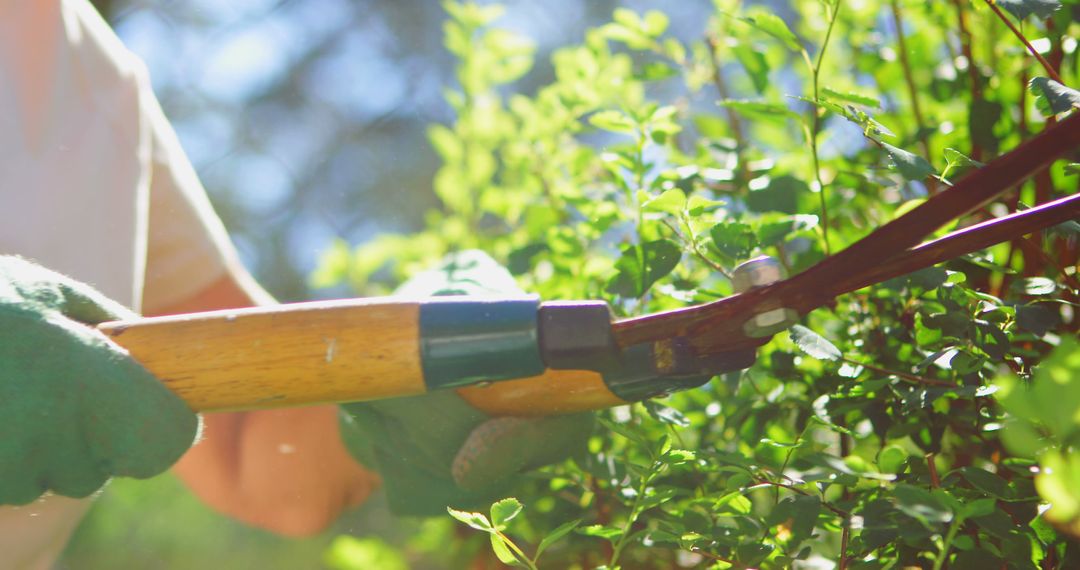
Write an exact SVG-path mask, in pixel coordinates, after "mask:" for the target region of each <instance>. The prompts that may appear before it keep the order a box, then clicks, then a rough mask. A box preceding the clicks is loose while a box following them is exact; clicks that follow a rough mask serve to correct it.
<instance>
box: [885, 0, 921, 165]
mask: <svg viewBox="0 0 1080 570" xmlns="http://www.w3.org/2000/svg"><path fill="white" fill-rule="evenodd" d="M889 4H890V6H891V8H892V17H893V25H895V26H896V43H897V47H899V48H900V49H899V51H900V67H901V68H902V69H903V70H904V83H906V84H907V90H908V98H909V99H911V115H912V117H914V118H915V135H916V136H917V137H918V139H919V146H920V147H921V148H922V152H923V155H925V156H926V157H927V158H930V143H929V142H928V141H927V131H926V126H925V125H926V123H925V122H924V121H923V115H922V109H921V108H920V107H919V90H918V88H916V87H915V76H914V74H913V73H912V71H911V61H910V60H909V59H908V50H907V40H906V39H905V38H904V21H903V15H902V13H901V11H900V2H899V1H898V0H890V1H889Z"/></svg>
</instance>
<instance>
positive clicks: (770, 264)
mask: <svg viewBox="0 0 1080 570" xmlns="http://www.w3.org/2000/svg"><path fill="white" fill-rule="evenodd" d="M784 277H786V274H785V272H784V266H782V265H780V262H779V261H777V260H776V259H775V258H773V257H770V256H767V255H763V256H761V257H755V258H754V259H751V260H749V261H746V262H743V263H741V264H739V266H738V267H736V268H735V271H733V272H732V274H731V285H732V287H733V288H734V289H735V292H736V293H745V292H746V291H749V290H750V289H753V288H755V287H761V286H764V285H769V284H770V283H776V282H777V281H780V280H782V279H784ZM798 321H799V314H798V313H797V312H795V310H794V309H788V308H786V307H780V308H776V309H770V310H768V311H764V312H761V313H758V314H756V315H754V316H753V317H751V318H750V319H748V320H747V321H746V322H745V323H743V333H745V334H746V336H748V337H750V338H762V337H766V336H772V335H774V334H776V333H778V332H780V331H782V330H784V329H786V328H788V327H790V326H791V325H793V324H795V323H797V322H798Z"/></svg>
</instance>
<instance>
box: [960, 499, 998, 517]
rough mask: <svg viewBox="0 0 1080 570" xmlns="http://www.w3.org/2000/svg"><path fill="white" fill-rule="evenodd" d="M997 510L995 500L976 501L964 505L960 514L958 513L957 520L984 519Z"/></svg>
mask: <svg viewBox="0 0 1080 570" xmlns="http://www.w3.org/2000/svg"><path fill="white" fill-rule="evenodd" d="M996 509H997V500H996V499H993V498H984V499H976V500H974V501H971V502H969V503H964V505H963V506H961V507H960V512H959V513H957V518H959V519H960V520H966V519H969V518H972V517H984V516H986V515H988V514H990V513H992V512H994V510H996Z"/></svg>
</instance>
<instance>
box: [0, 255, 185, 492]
mask: <svg viewBox="0 0 1080 570" xmlns="http://www.w3.org/2000/svg"><path fill="white" fill-rule="evenodd" d="M134 316H136V315H135V314H134V313H132V312H131V311H130V310H128V309H126V308H124V307H123V306H121V305H120V304H119V303H116V302H115V301H112V300H110V299H108V298H106V297H105V296H104V295H102V294H101V293H99V292H97V291H95V290H94V289H93V288H91V287H90V286H88V285H85V284H82V283H78V282H76V281H74V280H72V279H69V278H67V277H65V276H63V275H60V274H58V273H55V272H53V271H50V270H48V269H45V268H43V267H41V266H39V265H35V264H33V263H30V262H29V261H26V260H24V259H21V258H19V257H13V256H0V418H3V422H2V423H0V504H4V505H12V504H14V505H19V504H25V503H29V502H31V501H33V500H34V499H36V498H38V497H39V496H40V495H42V494H43V493H45V492H47V491H52V492H54V493H57V494H60V495H65V496H69V497H85V496H87V495H89V494H91V493H93V492H94V491H96V490H97V489H99V488H100V487H101V486H102V485H103V484H104V483H105V481H106V480H108V479H109V478H110V477H112V476H115V475H121V476H128V477H140V478H142V477H150V476H153V475H156V474H158V473H161V472H162V471H165V470H166V469H168V468H169V466H170V465H172V464H173V463H174V462H175V461H176V460H177V459H179V458H180V456H181V455H182V454H183V453H184V451H186V450H187V449H188V447H190V446H191V444H192V441H193V440H194V439H195V433H196V431H197V428H198V423H199V422H198V418H197V417H196V416H195V414H193V413H192V412H191V410H189V409H188V407H187V405H186V404H184V402H183V401H181V400H180V399H179V398H177V397H176V396H175V395H173V394H172V392H170V391H169V390H167V389H166V388H165V387H164V386H163V385H162V384H161V383H160V382H158V380H157V379H156V378H154V377H153V376H152V375H150V373H149V372H147V371H146V370H145V369H144V368H143V367H142V366H140V365H139V364H138V363H136V362H135V361H134V360H132V359H131V358H130V357H129V356H128V355H127V353H126V352H125V351H124V350H123V349H122V348H120V347H119V346H117V345H116V344H113V343H112V342H110V341H109V340H107V339H106V337H105V336H104V335H103V334H101V333H99V332H97V331H96V330H94V329H93V328H91V327H90V326H87V325H93V324H96V323H99V322H102V321H108V320H115V319H128V318H132V317H134Z"/></svg>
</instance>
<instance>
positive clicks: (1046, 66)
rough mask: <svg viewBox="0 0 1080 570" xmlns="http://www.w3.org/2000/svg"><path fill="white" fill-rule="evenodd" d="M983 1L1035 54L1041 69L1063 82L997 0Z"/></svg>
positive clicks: (1055, 79)
mask: <svg viewBox="0 0 1080 570" xmlns="http://www.w3.org/2000/svg"><path fill="white" fill-rule="evenodd" d="M985 2H986V5H987V6H990V9H991V10H993V11H994V13H995V14H997V17H998V18H999V19H1000V20H1001V21H1002V22H1005V25H1006V26H1008V27H1009V30H1011V31H1012V33H1013V35H1014V36H1016V37H1017V38H1018V39H1019V40H1020V41H1021V42H1023V44H1024V47H1026V48H1027V50H1028V52H1030V53H1031V55H1033V56H1035V59H1037V60H1039V64H1040V65H1042V66H1043V69H1045V70H1046V74H1047V75H1049V76H1050V79H1053V80H1054V81H1057V82H1058V83H1062V84H1064V83H1063V82H1062V81H1061V76H1060V75H1058V73H1057V71H1055V70H1054V66H1052V65H1050V62H1049V61H1046V59H1045V58H1043V56H1042V55H1040V54H1039V52H1038V51H1037V50H1036V49H1035V46H1033V45H1031V42H1029V41H1028V40H1027V38H1026V37H1024V33H1023V32H1021V31H1020V30H1019V29H1018V28H1017V27H1016V26H1014V25H1013V23H1012V22H1011V21H1009V18H1008V16H1006V15H1005V13H1004V12H1002V11H1001V8H999V7H998V5H997V2H994V1H992V0H985Z"/></svg>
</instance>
